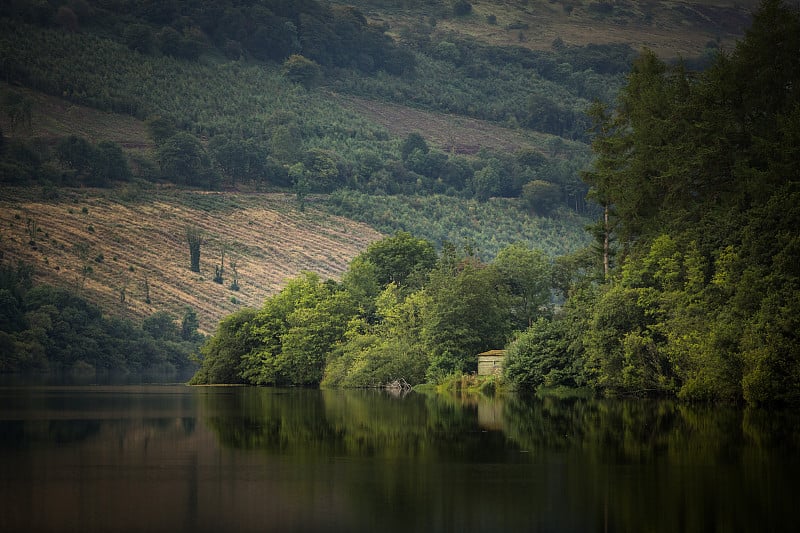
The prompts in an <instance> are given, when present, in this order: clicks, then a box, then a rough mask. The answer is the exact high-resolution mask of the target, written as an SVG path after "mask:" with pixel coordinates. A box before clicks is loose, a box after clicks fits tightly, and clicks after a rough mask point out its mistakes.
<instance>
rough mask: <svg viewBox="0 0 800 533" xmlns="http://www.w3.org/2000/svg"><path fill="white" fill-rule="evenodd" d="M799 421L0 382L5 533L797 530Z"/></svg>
mask: <svg viewBox="0 0 800 533" xmlns="http://www.w3.org/2000/svg"><path fill="white" fill-rule="evenodd" d="M798 445H800V420H798V414H797V413H796V412H793V411H776V412H766V411H758V410H746V411H742V410H740V409H736V408H732V407H731V408H724V407H719V406H688V405H684V404H678V403H674V402H669V401H636V402H627V401H597V400H586V399H571V400H559V399H537V398H516V397H508V398H497V399H491V398H484V397H445V396H434V395H431V396H427V395H421V394H409V395H407V396H405V397H402V398H398V397H394V396H391V395H388V394H384V393H382V392H380V391H316V390H279V389H263V388H262V389H259V388H247V387H208V388H188V387H183V386H124V387H119V386H92V387H0V479H1V480H2V482H0V501H3V504H4V512H3V513H1V514H0V530H2V531H16V530H53V531H75V530H81V531H110V530H113V531H120V530H129V531H142V530H149V531H161V530H171V531H176V530H177V531H184V530H193V531H198V530H199V531H204V530H208V531H218V530H231V529H235V530H239V531H250V530H253V531H255V530H258V531H374V530H382V531H401V530H402V531H408V530H413V531H498V530H505V531H602V530H607V531H642V530H647V531H710V530H720V531H751V530H771V531H790V530H793V527H792V522H791V519H792V518H793V512H794V506H795V497H794V494H795V493H796V488H797V482H796V480H797V479H798V474H800V464H798V463H799V461H798V458H797V457H796V452H797V450H798Z"/></svg>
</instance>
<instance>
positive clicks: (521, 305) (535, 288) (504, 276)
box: [492, 244, 553, 329]
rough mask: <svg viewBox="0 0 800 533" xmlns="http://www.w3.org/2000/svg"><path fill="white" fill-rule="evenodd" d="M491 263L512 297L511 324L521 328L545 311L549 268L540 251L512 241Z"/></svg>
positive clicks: (550, 278) (547, 299)
mask: <svg viewBox="0 0 800 533" xmlns="http://www.w3.org/2000/svg"><path fill="white" fill-rule="evenodd" d="M492 266H493V267H494V268H496V269H497V270H498V272H499V273H500V278H501V280H502V282H503V283H504V284H505V285H506V287H507V288H508V292H509V295H510V296H511V300H512V302H511V303H512V313H513V316H514V318H515V326H516V327H517V328H518V329H524V328H527V327H529V326H531V325H532V324H533V322H534V320H536V319H537V318H538V317H540V316H543V315H546V314H548V310H547V306H548V304H549V303H550V292H551V287H552V278H553V267H552V265H551V262H550V260H549V259H548V258H547V257H546V256H545V255H544V253H542V252H541V251H540V250H531V249H530V248H528V247H526V246H525V245H523V244H512V245H510V246H507V247H506V248H503V249H502V250H500V253H498V254H497V257H496V258H495V260H494V262H493V263H492Z"/></svg>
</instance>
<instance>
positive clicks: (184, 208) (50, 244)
mask: <svg viewBox="0 0 800 533" xmlns="http://www.w3.org/2000/svg"><path fill="white" fill-rule="evenodd" d="M296 205H297V204H296V202H295V199H294V197H293V196H292V195H288V194H275V193H273V194H232V193H226V194H215V193H201V192H186V191H175V190H170V189H153V190H147V191H137V190H134V189H133V188H129V189H121V190H119V191H100V190H89V189H81V190H69V189H66V190H65V189H62V190H60V191H59V196H58V198H57V199H55V200H53V199H48V200H44V199H42V192H41V190H40V189H38V188H37V189H12V188H7V187H6V188H3V189H0V254H2V260H3V262H4V263H5V264H12V265H13V264H16V263H17V262H18V261H22V262H25V263H27V264H30V265H32V266H34V268H35V270H36V274H35V277H36V280H37V281H39V282H44V283H50V284H54V285H60V286H68V287H72V288H74V289H79V290H81V291H82V292H83V293H84V294H86V296H88V297H89V299H90V300H91V301H93V302H95V303H97V304H98V305H100V306H101V307H102V308H103V309H104V310H105V311H106V312H107V313H109V314H115V313H116V314H120V315H127V316H135V317H139V318H142V317H145V316H147V315H149V314H151V313H153V312H155V311H158V310H167V311H169V312H171V313H173V314H175V315H176V316H180V315H181V314H182V312H183V309H184V308H185V306H187V305H188V306H191V307H193V308H194V309H195V310H196V311H197V313H198V317H199V318H200V324H201V329H202V330H204V331H206V332H208V331H210V330H213V328H214V327H215V326H216V323H217V322H218V321H219V320H220V319H221V318H222V317H223V316H225V315H226V314H229V313H231V312H233V311H235V310H236V309H238V308H240V307H242V306H250V307H258V306H260V305H261V303H262V302H263V300H264V298H265V297H266V296H268V295H271V294H273V293H275V292H277V291H278V290H279V289H280V288H281V287H282V286H283V284H284V283H285V282H286V280H287V279H288V278H290V277H293V276H295V275H297V274H298V273H299V272H301V271H303V270H308V271H313V272H317V273H319V274H320V275H321V276H322V277H323V278H337V277H338V276H339V275H341V274H342V273H343V272H344V270H345V269H346V268H347V264H348V263H349V261H350V260H351V259H352V258H353V257H354V256H355V255H357V254H358V253H360V252H361V251H363V250H364V249H365V248H366V247H367V245H368V244H369V243H370V242H372V241H374V240H376V239H378V238H380V236H381V235H380V234H379V233H377V232H376V231H374V230H372V229H370V228H369V227H367V226H366V225H363V224H358V223H355V222H352V221H348V220H346V219H343V218H338V217H334V216H330V215H326V214H323V213H321V212H320V211H317V210H316V209H314V208H313V205H312V206H311V207H307V208H306V210H305V211H304V212H301V211H299V210H298V209H297V208H296ZM34 224H35V227H33V226H34ZM187 226H194V227H197V228H200V229H201V230H202V232H203V234H204V235H205V244H204V245H203V246H202V248H201V272H200V273H199V274H197V273H194V272H191V271H190V270H189V250H188V244H187V241H186V237H185V230H186V227H187ZM32 228H33V229H32ZM34 237H35V238H34ZM31 241H33V244H31ZM223 249H226V250H227V253H226V255H225V275H224V278H225V280H224V283H223V284H218V283H215V282H214V281H213V277H214V267H215V265H218V264H219V263H220V259H221V253H222V250H223ZM233 261H235V262H236V270H237V272H238V274H239V285H240V290H239V291H233V290H230V289H229V285H230V283H231V280H232V270H231V264H232V262H233ZM87 271H90V272H88V273H87V274H86V275H85V276H84V272H87ZM148 286H149V297H150V302H151V303H150V304H148V303H146V299H147V291H148ZM123 294H124V301H123V298H122V296H123Z"/></svg>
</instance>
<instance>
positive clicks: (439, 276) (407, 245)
mask: <svg viewBox="0 0 800 533" xmlns="http://www.w3.org/2000/svg"><path fill="white" fill-rule="evenodd" d="M551 270H552V266H551V261H550V260H549V259H547V258H546V257H545V256H544V255H543V254H542V253H541V252H538V251H534V250H531V249H529V248H526V247H524V246H522V245H515V246H512V247H509V248H507V249H506V250H504V251H503V252H501V253H500V255H499V256H498V258H497V260H496V261H494V262H493V263H489V264H486V263H483V262H481V261H480V260H478V259H477V258H476V257H474V256H471V255H469V254H467V253H462V252H459V251H458V250H457V249H456V248H455V247H454V246H452V245H446V246H445V247H444V249H443V251H442V252H441V253H440V254H439V255H438V256H437V254H436V252H435V251H434V248H433V245H432V244H431V243H430V242H428V241H426V240H424V239H418V238H415V237H413V236H411V235H410V234H409V233H405V232H398V233H397V234H395V235H394V236H392V237H387V238H386V239H383V240H381V241H377V242H376V243H373V244H372V245H370V246H369V247H368V248H367V250H366V251H365V252H364V253H362V254H361V255H360V256H358V257H356V259H354V260H353V262H352V263H351V264H350V268H349V270H348V272H347V273H346V274H345V276H344V278H343V280H342V281H341V282H340V283H336V282H332V281H325V282H323V281H322V280H320V279H319V278H318V277H317V276H315V275H313V274H304V275H302V276H300V277H299V278H296V279H294V280H292V281H291V282H290V283H289V284H288V285H287V286H286V287H285V288H284V289H283V290H282V291H281V292H280V293H279V294H277V295H275V296H273V297H271V298H269V299H268V300H267V301H266V302H265V304H264V306H263V307H262V308H261V309H259V310H245V311H241V312H239V313H237V314H234V315H232V316H230V317H228V318H226V319H225V320H223V321H222V323H221V324H220V325H219V327H218V329H217V332H216V333H215V335H214V336H213V337H211V338H210V339H209V340H208V341H207V342H206V344H205V345H204V346H203V347H202V349H201V353H202V355H203V361H202V366H201V368H200V370H199V371H198V373H197V374H196V375H195V377H194V380H193V381H194V382H195V383H219V382H245V383H254V384H279V385H318V384H320V383H322V384H323V385H327V386H345V387H367V386H380V385H384V384H386V383H389V382H391V381H394V380H398V379H405V380H406V381H408V382H409V383H412V384H414V383H422V382H424V381H439V380H441V379H443V378H444V377H446V376H448V375H451V374H453V373H461V372H469V371H474V370H475V367H476V362H477V360H476V359H475V357H474V356H475V355H476V354H477V353H479V352H481V351H485V350H488V349H491V348H497V347H501V346H503V345H504V344H505V343H506V342H507V341H508V340H509V339H510V338H511V335H512V333H513V331H514V330H515V329H519V328H520V327H525V326H527V324H529V323H531V322H532V321H533V320H535V319H536V318H537V317H539V316H542V315H544V314H547V312H548V311H547V309H548V308H549V306H550V276H551Z"/></svg>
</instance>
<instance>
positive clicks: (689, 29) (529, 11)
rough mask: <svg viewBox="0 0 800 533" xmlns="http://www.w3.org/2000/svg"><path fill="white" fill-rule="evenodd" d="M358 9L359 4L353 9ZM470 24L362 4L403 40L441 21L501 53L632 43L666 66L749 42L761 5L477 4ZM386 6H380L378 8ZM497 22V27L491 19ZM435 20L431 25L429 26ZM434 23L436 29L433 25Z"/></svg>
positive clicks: (444, 28) (624, 1)
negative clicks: (715, 45)
mask: <svg viewBox="0 0 800 533" xmlns="http://www.w3.org/2000/svg"><path fill="white" fill-rule="evenodd" d="M347 3H353V2H347ZM470 3H471V4H472V13H471V14H470V15H468V16H465V17H447V18H444V17H435V11H434V10H432V9H431V8H430V7H428V8H427V11H426V7H425V6H422V7H416V8H415V10H414V12H413V13H412V12H410V11H408V10H403V9H397V8H395V9H392V8H388V7H386V6H385V5H384V4H385V2H374V1H370V0H364V1H360V2H355V4H357V5H359V6H361V8H362V9H364V10H365V12H366V14H367V16H368V18H369V19H370V20H372V21H373V22H375V23H385V24H388V25H389V26H390V28H391V33H392V34H393V35H395V36H397V37H400V36H402V34H403V32H404V31H407V30H408V28H413V27H414V26H415V25H418V24H420V23H421V22H424V19H423V18H422V17H421V16H420V13H421V12H423V13H424V12H427V13H429V15H430V16H434V18H436V27H435V31H436V32H439V33H449V32H453V33H456V34H460V35H462V36H470V37H473V38H475V39H477V40H479V41H482V42H485V43H487V44H491V45H498V46H524V47H526V48H530V49H533V50H547V49H549V48H550V47H551V46H552V43H553V41H554V40H556V39H557V38H560V39H561V40H562V41H563V42H564V43H565V44H567V45H577V46H584V45H588V44H605V43H626V44H629V45H631V47H633V48H634V49H635V50H639V49H641V48H643V47H648V48H651V49H652V50H654V51H655V52H656V53H658V54H659V55H660V56H662V57H665V58H675V57H679V56H683V57H691V56H697V55H700V54H702V53H703V51H704V49H705V48H706V45H707V44H708V43H709V42H710V41H718V42H719V44H720V45H722V46H724V47H728V48H729V47H731V46H732V44H733V42H734V41H735V40H737V39H738V38H740V37H741V36H742V35H743V34H744V30H745V29H746V28H747V27H748V26H749V21H750V15H751V13H752V12H753V10H754V9H755V8H756V7H757V6H758V5H759V3H760V2H759V1H758V0H742V1H726V0H716V1H715V0H711V1H700V0H682V1H672V0H645V1H643V2H635V1H632V0H617V1H613V2H611V1H605V2H603V1H594V0H561V1H559V0H500V1H498V0H492V1H486V0H473V1H472V2H470ZM378 4H381V5H378ZM490 16H494V20H495V21H496V22H495V23H494V24H491V23H489V22H488V17H490ZM429 20H430V19H429ZM428 22H429V21H428Z"/></svg>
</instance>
